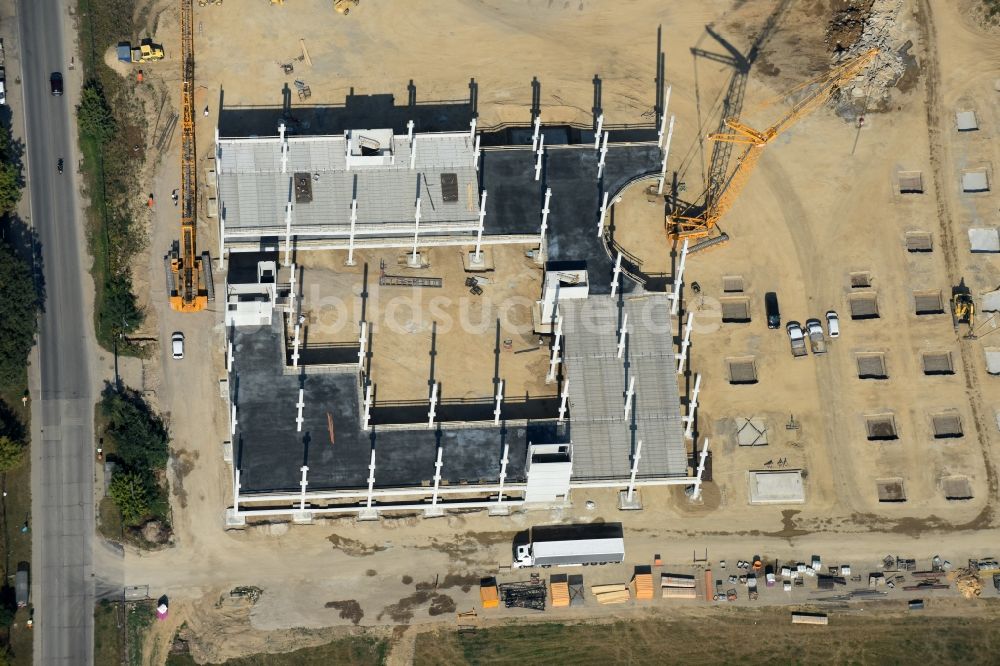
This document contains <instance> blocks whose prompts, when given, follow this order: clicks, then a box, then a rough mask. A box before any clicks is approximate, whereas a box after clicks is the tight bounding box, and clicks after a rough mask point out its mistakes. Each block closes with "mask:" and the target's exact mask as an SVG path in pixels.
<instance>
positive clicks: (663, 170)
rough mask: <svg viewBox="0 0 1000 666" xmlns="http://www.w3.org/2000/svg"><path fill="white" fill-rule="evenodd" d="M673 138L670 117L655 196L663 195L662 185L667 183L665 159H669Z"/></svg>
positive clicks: (672, 119)
mask: <svg viewBox="0 0 1000 666" xmlns="http://www.w3.org/2000/svg"><path fill="white" fill-rule="evenodd" d="M673 138H674V117H673V116H672V115H671V116H670V128H669V129H668V130H667V141H666V145H665V146H664V147H663V164H662V165H661V166H660V181H659V185H658V186H657V188H656V193H657V194H663V185H664V183H666V182H667V158H669V157H670V142H671V141H672V140H673Z"/></svg>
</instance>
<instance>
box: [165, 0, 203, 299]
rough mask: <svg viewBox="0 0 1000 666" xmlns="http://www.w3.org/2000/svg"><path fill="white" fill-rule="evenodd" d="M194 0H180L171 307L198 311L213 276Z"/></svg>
mask: <svg viewBox="0 0 1000 666" xmlns="http://www.w3.org/2000/svg"><path fill="white" fill-rule="evenodd" d="M192 4H193V2H192V0H181V59H182V65H181V67H182V82H181V86H182V89H181V106H182V107H183V110H182V112H181V113H182V117H183V123H182V125H181V128H182V130H181V191H180V205H181V239H180V243H177V244H175V245H174V248H173V250H172V251H171V253H170V275H169V276H168V282H169V288H170V307H171V308H173V309H174V310H178V311H180V312H198V311H199V310H204V309H205V308H206V307H207V306H208V297H209V285H208V281H209V280H211V276H210V275H207V274H206V271H207V270H208V268H209V267H208V265H207V261H205V260H203V259H202V258H201V257H199V256H198V246H197V243H196V232H197V229H198V219H197V215H196V213H197V210H196V208H197V206H196V204H197V198H198V189H197V185H198V182H197V158H196V156H197V153H196V152H195V144H194V31H193V28H192V23H193V20H194V8H193V7H192Z"/></svg>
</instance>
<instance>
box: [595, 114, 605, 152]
mask: <svg viewBox="0 0 1000 666" xmlns="http://www.w3.org/2000/svg"><path fill="white" fill-rule="evenodd" d="M603 127H604V114H603V113H602V114H601V115H599V116H597V131H596V132H594V150H597V149H599V148H600V147H601V129H602V128H603Z"/></svg>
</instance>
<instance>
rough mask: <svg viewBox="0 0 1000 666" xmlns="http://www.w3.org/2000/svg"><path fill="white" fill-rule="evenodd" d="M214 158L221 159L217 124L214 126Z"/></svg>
mask: <svg viewBox="0 0 1000 666" xmlns="http://www.w3.org/2000/svg"><path fill="white" fill-rule="evenodd" d="M215 159H216V160H217V161H218V160H221V159H222V146H221V145H219V127H218V126H216V128H215ZM217 163H218V162H217Z"/></svg>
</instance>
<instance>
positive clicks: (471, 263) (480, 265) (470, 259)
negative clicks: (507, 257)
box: [465, 247, 495, 272]
mask: <svg viewBox="0 0 1000 666" xmlns="http://www.w3.org/2000/svg"><path fill="white" fill-rule="evenodd" d="M494 268H495V266H494V264H493V253H492V252H490V251H489V248H486V247H484V248H481V249H480V250H479V261H476V251H475V250H472V251H471V252H468V253H467V254H466V255H465V270H467V271H470V272H475V271H491V270H493V269H494Z"/></svg>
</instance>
